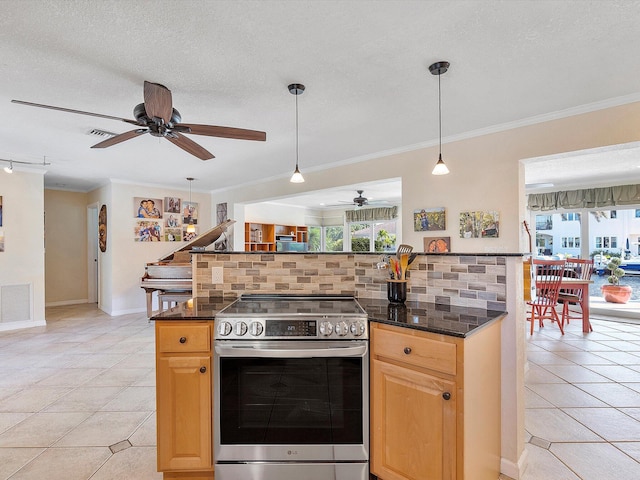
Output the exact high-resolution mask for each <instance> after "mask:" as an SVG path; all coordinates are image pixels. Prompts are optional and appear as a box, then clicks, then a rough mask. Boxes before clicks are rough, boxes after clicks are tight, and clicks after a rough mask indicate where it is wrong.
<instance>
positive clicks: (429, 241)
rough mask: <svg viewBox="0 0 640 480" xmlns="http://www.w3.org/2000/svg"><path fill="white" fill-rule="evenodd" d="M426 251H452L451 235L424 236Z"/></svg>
mask: <svg viewBox="0 0 640 480" xmlns="http://www.w3.org/2000/svg"><path fill="white" fill-rule="evenodd" d="M423 242H424V251H425V252H428V253H447V252H450V251H451V237H424V240H423Z"/></svg>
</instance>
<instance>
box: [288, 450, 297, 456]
mask: <svg viewBox="0 0 640 480" xmlns="http://www.w3.org/2000/svg"><path fill="white" fill-rule="evenodd" d="M297 454H298V451H297V450H287V455H297Z"/></svg>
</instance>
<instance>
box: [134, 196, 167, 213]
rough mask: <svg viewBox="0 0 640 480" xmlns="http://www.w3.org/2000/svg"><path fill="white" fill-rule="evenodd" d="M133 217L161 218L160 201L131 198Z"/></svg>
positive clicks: (156, 199) (157, 199)
mask: <svg viewBox="0 0 640 480" xmlns="http://www.w3.org/2000/svg"><path fill="white" fill-rule="evenodd" d="M133 216H134V217H136V218H162V200H161V199H159V198H142V197H133Z"/></svg>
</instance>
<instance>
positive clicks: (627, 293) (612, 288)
mask: <svg viewBox="0 0 640 480" xmlns="http://www.w3.org/2000/svg"><path fill="white" fill-rule="evenodd" d="M600 288H601V290H602V296H603V298H604V300H605V302H609V303H627V302H628V301H629V299H630V298H631V292H632V289H631V287H630V286H629V285H603V286H602V287H600Z"/></svg>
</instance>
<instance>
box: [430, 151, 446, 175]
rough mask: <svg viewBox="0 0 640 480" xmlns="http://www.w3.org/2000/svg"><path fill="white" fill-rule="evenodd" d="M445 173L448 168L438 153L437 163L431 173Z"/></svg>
mask: <svg viewBox="0 0 640 480" xmlns="http://www.w3.org/2000/svg"><path fill="white" fill-rule="evenodd" d="M447 173H449V169H448V168H447V166H446V165H445V163H444V160H442V154H440V155H438V163H436V166H435V167H433V170H432V171H431V175H446V174H447Z"/></svg>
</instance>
